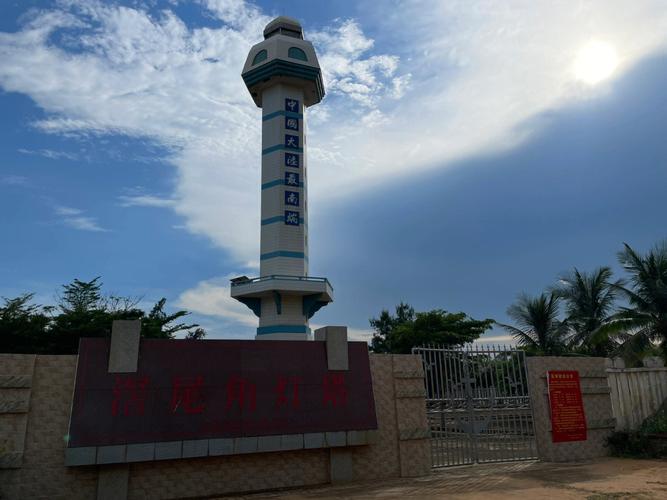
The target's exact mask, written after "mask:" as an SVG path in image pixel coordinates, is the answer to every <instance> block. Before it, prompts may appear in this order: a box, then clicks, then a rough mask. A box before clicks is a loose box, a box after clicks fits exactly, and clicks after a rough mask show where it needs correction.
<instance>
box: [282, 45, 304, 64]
mask: <svg viewBox="0 0 667 500" xmlns="http://www.w3.org/2000/svg"><path fill="white" fill-rule="evenodd" d="M287 56H288V57H291V58H292V59H299V60H300V61H307V60H308V58H307V57H306V53H305V52H304V51H303V50H301V49H300V48H299V47H290V48H289V50H288V51H287Z"/></svg>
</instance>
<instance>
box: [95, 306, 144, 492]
mask: <svg viewBox="0 0 667 500" xmlns="http://www.w3.org/2000/svg"><path fill="white" fill-rule="evenodd" d="M140 339H141V320H140V319H135V320H116V321H114V322H113V324H112V327H111V347H110V349H109V368H108V371H109V373H134V372H136V371H137V366H138V364H139V344H140ZM123 448H125V447H124V446H123ZM98 463H99V461H98ZM129 478H130V466H129V465H127V464H123V465H100V466H99V474H98V476H97V500H124V499H127V488H128V482H129Z"/></svg>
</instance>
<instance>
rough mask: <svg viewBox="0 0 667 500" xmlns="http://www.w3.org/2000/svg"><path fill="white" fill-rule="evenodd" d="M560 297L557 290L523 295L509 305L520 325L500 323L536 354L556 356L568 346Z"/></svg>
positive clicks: (513, 316)
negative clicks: (535, 294)
mask: <svg viewBox="0 0 667 500" xmlns="http://www.w3.org/2000/svg"><path fill="white" fill-rule="evenodd" d="M559 302H560V297H559V296H558V293H556V292H550V293H542V294H541V295H539V296H538V297H530V296H528V295H526V294H521V295H519V298H518V299H517V301H516V302H515V303H514V304H512V305H511V306H510V307H509V308H508V309H507V315H508V316H509V317H510V318H512V319H513V320H514V322H515V323H516V325H517V326H512V325H504V324H502V323H498V324H499V325H500V326H501V327H503V328H504V329H505V331H507V332H508V333H509V334H511V335H512V336H513V337H514V339H515V340H516V341H517V343H518V344H519V345H520V346H521V347H524V348H526V350H527V351H528V352H531V353H533V354H541V355H546V356H554V355H557V354H561V353H563V352H564V350H565V348H564V347H565V346H564V338H565V334H566V331H567V329H566V325H565V323H564V322H562V321H560V320H559V319H558V312H559Z"/></svg>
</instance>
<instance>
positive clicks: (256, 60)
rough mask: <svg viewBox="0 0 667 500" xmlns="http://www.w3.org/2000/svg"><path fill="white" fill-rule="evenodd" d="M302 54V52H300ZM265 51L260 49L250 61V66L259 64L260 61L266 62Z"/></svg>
mask: <svg viewBox="0 0 667 500" xmlns="http://www.w3.org/2000/svg"><path fill="white" fill-rule="evenodd" d="M302 52H303V51H302ZM266 56H267V54H266V50H264V49H262V50H260V51H259V52H257V54H256V55H255V58H254V59H253V60H252V65H253V66H254V65H255V64H259V63H261V62H262V61H266Z"/></svg>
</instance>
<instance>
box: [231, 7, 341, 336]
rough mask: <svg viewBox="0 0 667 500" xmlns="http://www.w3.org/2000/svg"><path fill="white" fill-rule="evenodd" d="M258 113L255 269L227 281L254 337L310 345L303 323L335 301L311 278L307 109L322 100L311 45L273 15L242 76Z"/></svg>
mask: <svg viewBox="0 0 667 500" xmlns="http://www.w3.org/2000/svg"><path fill="white" fill-rule="evenodd" d="M242 77H243V81H244V82H245V84H246V86H247V87H248V91H249V92H250V95H251V96H252V99H253V101H254V102H255V104H256V105H257V106H258V107H260V108H262V179H261V193H262V195H261V199H262V207H261V227H260V230H261V237H260V270H259V274H260V275H259V277H258V278H253V279H250V278H247V277H245V276H243V277H240V278H235V279H233V280H232V283H231V295H232V297H233V298H235V299H237V300H239V301H240V302H242V303H244V304H245V305H247V306H248V307H249V308H250V309H251V310H252V311H253V312H254V313H255V315H256V316H257V317H259V327H258V328H257V337H256V338H257V339H266V340H307V339H309V338H310V328H309V326H308V322H309V320H310V318H311V317H312V316H313V315H314V314H315V312H317V311H318V310H319V309H320V308H322V307H323V306H325V305H327V304H328V303H329V302H332V301H333V288H332V287H331V284H330V283H329V281H328V280H327V279H326V278H316V277H311V276H308V190H307V179H308V176H307V158H306V108H307V107H309V106H312V105H315V104H317V103H319V102H320V101H321V100H322V98H323V97H324V84H323V83H322V74H321V71H320V66H319V63H318V61H317V55H316V54H315V49H314V48H313V45H312V44H311V43H310V42H309V41H307V40H304V39H303V30H302V28H301V25H300V24H299V22H298V21H296V20H294V19H291V18H289V17H284V16H281V17H278V18H276V19H274V20H273V21H271V22H270V23H269V24H267V26H266V28H265V29H264V40H263V41H262V42H260V43H258V44H257V45H254V46H253V47H252V48H251V49H250V52H249V54H248V58H247V59H246V63H245V65H244V67H243V73H242Z"/></svg>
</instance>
